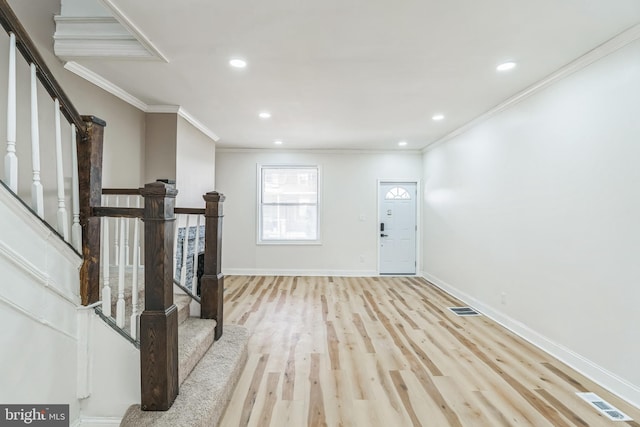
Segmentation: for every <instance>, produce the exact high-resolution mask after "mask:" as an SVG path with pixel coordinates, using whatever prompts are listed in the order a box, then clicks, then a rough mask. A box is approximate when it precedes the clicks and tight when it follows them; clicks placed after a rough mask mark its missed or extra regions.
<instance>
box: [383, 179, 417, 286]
mask: <svg viewBox="0 0 640 427" xmlns="http://www.w3.org/2000/svg"><path fill="white" fill-rule="evenodd" d="M382 184H415V185H416V248H415V250H416V272H415V274H413V275H411V274H403V276H418V277H421V276H422V275H421V274H420V271H421V268H422V260H421V258H420V254H421V250H420V248H421V247H422V227H421V223H422V216H421V212H422V206H421V205H422V203H421V202H422V197H421V195H422V189H421V185H420V180H417V179H378V180H377V181H376V231H377V234H376V236H377V237H376V242H377V246H376V264H377V265H376V273H377V274H378V276H381V274H380V222H381V218H380V185H382ZM384 276H389V275H388V274H385V275H384Z"/></svg>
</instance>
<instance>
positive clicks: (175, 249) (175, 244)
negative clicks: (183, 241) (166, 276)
mask: <svg viewBox="0 0 640 427" xmlns="http://www.w3.org/2000/svg"><path fill="white" fill-rule="evenodd" d="M182 217H183V215H182V214H176V221H175V226H174V227H173V271H174V273H173V277H174V278H175V273H176V272H177V271H178V262H179V260H178V232H179V231H180V222H181V221H182ZM181 265H182V264H181Z"/></svg>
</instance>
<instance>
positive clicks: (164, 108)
mask: <svg viewBox="0 0 640 427" xmlns="http://www.w3.org/2000/svg"><path fill="white" fill-rule="evenodd" d="M64 68H65V69H66V70H69V71H71V72H72V73H74V74H75V75H77V76H79V77H81V78H83V79H85V80H87V81H88V82H90V83H93V84H94V85H96V86H98V87H99V88H101V89H103V90H105V91H107V92H109V93H110V94H111V95H113V96H115V97H117V98H120V99H121V100H123V101H124V102H126V103H127V104H129V105H132V106H134V107H136V108H137V109H138V110H140V111H144V112H145V113H173V114H177V115H179V116H180V117H182V118H183V119H185V120H186V121H187V122H189V123H190V124H191V125H192V126H193V127H194V128H196V129H198V130H199V131H200V132H202V133H203V134H205V135H206V136H207V137H208V138H210V139H212V140H213V141H214V142H218V141H219V140H220V137H219V136H218V135H216V134H215V132H213V131H212V130H211V129H209V128H208V127H207V126H205V125H204V124H203V123H202V122H201V121H199V120H198V119H196V118H195V117H194V116H193V115H192V114H191V113H189V112H188V111H187V110H185V109H184V108H182V107H180V106H179V105H147V104H146V103H145V102H144V101H142V100H140V99H138V98H136V97H135V96H133V95H131V94H130V93H129V92H127V91H126V90H124V89H122V88H121V87H120V86H118V85H115V84H113V83H112V82H110V81H109V80H107V79H105V78H104V77H102V76H101V75H99V74H97V73H94V72H93V71H91V70H90V69H88V68H87V67H84V66H82V65H80V64H78V63H77V62H75V61H68V62H65V64H64Z"/></svg>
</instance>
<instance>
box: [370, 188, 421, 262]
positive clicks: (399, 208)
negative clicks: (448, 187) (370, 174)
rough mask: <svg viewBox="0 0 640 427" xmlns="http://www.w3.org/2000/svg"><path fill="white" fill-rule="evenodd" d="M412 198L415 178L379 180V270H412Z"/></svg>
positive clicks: (415, 196) (413, 256)
mask: <svg viewBox="0 0 640 427" xmlns="http://www.w3.org/2000/svg"><path fill="white" fill-rule="evenodd" d="M416 198H417V184H416V183H415V182H400V183H398V182H393V183H391V182H381V183H380V186H379V189H378V200H379V202H378V203H379V213H378V219H379V224H378V231H379V233H380V264H379V268H380V274H415V273H416V232H417V228H416V206H417V205H416Z"/></svg>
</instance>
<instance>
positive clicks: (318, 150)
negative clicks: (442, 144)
mask: <svg viewBox="0 0 640 427" xmlns="http://www.w3.org/2000/svg"><path fill="white" fill-rule="evenodd" d="M216 153H265V154H267V153H268V154H276V153H277V154H280V153H287V154H356V155H362V154H394V155H416V154H422V151H421V150H391V149H390V150H370V149H366V148H362V149H344V150H340V149H335V148H306V149H305V148H293V149H286V148H284V147H282V146H278V147H273V148H233V147H216Z"/></svg>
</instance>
